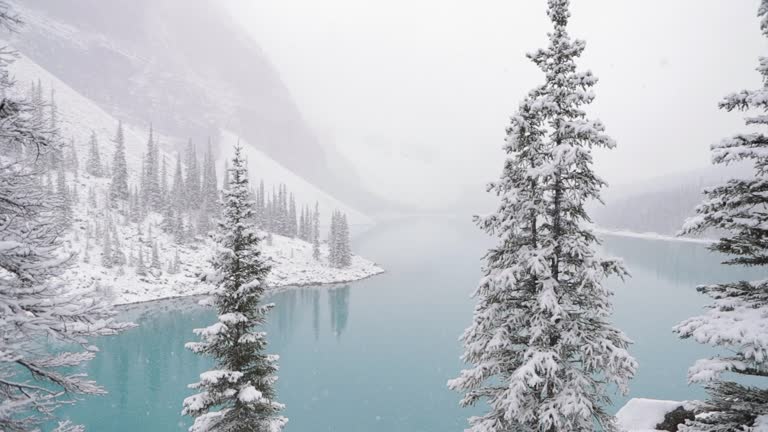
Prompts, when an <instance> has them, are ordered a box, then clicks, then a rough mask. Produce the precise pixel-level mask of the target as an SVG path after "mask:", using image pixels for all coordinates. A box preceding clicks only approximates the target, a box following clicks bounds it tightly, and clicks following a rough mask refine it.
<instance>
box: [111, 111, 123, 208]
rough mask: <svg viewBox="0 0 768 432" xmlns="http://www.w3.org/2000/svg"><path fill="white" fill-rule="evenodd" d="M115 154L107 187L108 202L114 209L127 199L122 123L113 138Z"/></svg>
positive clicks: (118, 125)
mask: <svg viewBox="0 0 768 432" xmlns="http://www.w3.org/2000/svg"><path fill="white" fill-rule="evenodd" d="M112 141H113V142H114V143H115V154H114V156H113V157H112V182H111V183H110V185H109V202H110V205H111V206H112V207H113V208H114V207H117V205H118V202H122V201H125V200H127V199H128V164H127V163H126V161H125V136H124V134H123V122H122V121H121V122H118V124H117V132H115V138H114V139H113V140H112Z"/></svg>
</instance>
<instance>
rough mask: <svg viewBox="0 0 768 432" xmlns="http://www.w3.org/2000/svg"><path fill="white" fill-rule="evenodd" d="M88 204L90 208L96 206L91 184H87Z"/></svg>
mask: <svg viewBox="0 0 768 432" xmlns="http://www.w3.org/2000/svg"><path fill="white" fill-rule="evenodd" d="M88 205H89V206H90V207H91V208H96V191H95V190H94V189H93V186H88Z"/></svg>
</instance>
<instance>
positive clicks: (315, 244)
mask: <svg viewBox="0 0 768 432" xmlns="http://www.w3.org/2000/svg"><path fill="white" fill-rule="evenodd" d="M312 258H314V259H315V261H319V260H320V204H319V203H318V202H317V201H315V212H314V213H313V214H312Z"/></svg>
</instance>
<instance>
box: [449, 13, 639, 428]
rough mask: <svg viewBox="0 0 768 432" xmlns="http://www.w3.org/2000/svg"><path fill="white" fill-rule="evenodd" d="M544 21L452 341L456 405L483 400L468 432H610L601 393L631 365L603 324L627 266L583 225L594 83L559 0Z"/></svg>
mask: <svg viewBox="0 0 768 432" xmlns="http://www.w3.org/2000/svg"><path fill="white" fill-rule="evenodd" d="M548 15H549V17H550V19H551V20H552V22H553V23H554V31H553V32H551V33H550V34H549V40H550V45H549V47H548V48H546V49H543V50H539V51H537V52H535V53H533V54H529V58H530V59H531V60H533V61H534V62H535V63H536V64H537V65H538V66H539V67H540V68H541V69H542V70H543V71H544V72H545V75H546V83H545V84H544V85H542V86H540V87H537V88H535V89H534V90H532V91H531V92H530V93H529V94H528V96H527V97H526V99H524V100H523V101H522V102H521V103H520V106H519V110H518V112H517V113H516V114H515V115H514V116H513V117H512V119H511V124H510V126H509V127H508V129H507V141H506V145H505V147H504V149H505V151H506V153H507V158H506V160H505V163H504V168H503V171H502V175H501V178H500V179H499V181H497V182H496V183H493V184H491V185H490V186H489V190H490V191H493V192H495V193H496V194H497V195H498V196H499V197H500V200H501V203H500V205H499V207H498V210H497V211H496V213H494V214H491V215H490V216H487V217H484V218H479V219H478V223H479V225H480V227H481V228H482V229H483V230H485V231H486V232H488V233H489V234H491V235H494V236H496V237H498V238H499V243H498V245H497V246H496V247H494V248H493V249H491V250H489V251H488V254H487V255H486V264H485V267H484V276H483V278H482V279H481V281H480V284H479V287H478V289H477V291H476V292H475V297H476V298H477V305H476V307H475V311H474V317H473V320H472V324H471V325H470V327H469V328H467V330H466V331H465V332H464V334H463V335H462V338H461V339H462V341H463V343H464V347H465V353H464V355H463V357H462V358H463V360H464V361H466V362H467V363H469V364H471V367H469V368H468V369H466V370H463V371H462V372H461V374H460V376H459V377H458V378H456V379H453V380H451V381H449V387H450V388H452V389H454V390H457V391H461V392H463V393H464V398H463V399H462V405H465V406H466V405H474V404H476V403H478V402H480V401H484V402H485V403H487V406H488V411H487V412H485V413H484V414H483V415H481V416H478V417H472V418H470V419H469V423H470V429H469V430H471V431H476V432H496V431H505V432H506V431H537V432H580V431H593V430H595V428H596V424H597V425H599V427H600V428H601V430H603V431H615V430H617V426H616V424H615V421H614V419H613V417H612V416H611V415H609V414H608V412H607V410H606V407H607V405H608V404H609V403H610V398H609V397H608V395H607V391H608V389H607V387H608V386H609V385H616V386H617V387H618V388H619V389H620V390H622V391H626V390H627V383H628V381H629V379H631V377H632V376H633V375H634V373H635V370H636V367H637V363H636V362H635V360H634V359H633V358H632V357H631V356H630V354H629V353H628V352H627V347H628V345H629V344H630V341H629V340H628V339H627V338H626V336H625V335H624V334H623V333H622V332H621V331H620V330H618V329H616V328H614V327H613V326H611V325H610V324H609V322H608V320H609V318H610V314H611V305H610V296H611V291H610V290H609V289H608V288H606V287H605V286H604V285H603V283H604V281H605V279H606V278H607V277H608V276H610V275H617V276H619V277H623V276H625V275H626V274H627V273H626V270H625V269H624V268H623V266H622V264H621V263H620V261H617V260H614V259H605V258H602V257H600V256H599V255H598V253H597V251H596V245H597V240H596V238H595V236H594V235H593V233H592V232H591V231H590V230H588V229H587V228H585V227H584V222H588V221H589V219H588V215H587V214H586V212H585V210H584V205H585V203H586V202H587V200H590V199H599V190H600V188H601V186H603V182H602V181H601V180H600V179H599V178H598V177H597V176H596V175H595V173H594V172H593V171H592V168H591V164H592V158H591V155H590V149H591V148H592V147H607V148H611V147H613V146H614V143H613V141H612V140H611V139H610V138H608V137H607V136H606V135H605V134H604V133H603V126H602V125H601V124H600V123H599V122H596V121H590V120H588V119H587V118H586V115H585V113H584V112H583V111H582V109H581V108H580V107H581V106H582V105H585V104H587V103H589V102H591V101H592V99H593V97H594V96H593V94H592V93H591V91H590V90H589V88H590V87H592V86H593V85H594V84H595V82H596V79H595V78H594V77H593V76H592V74H591V73H589V72H583V73H579V72H576V65H575V63H574V60H575V59H576V57H578V56H579V55H580V54H581V52H582V51H583V49H584V42H582V41H578V40H572V39H571V38H570V37H569V36H568V34H567V32H566V25H567V22H568V18H569V16H570V14H569V12H568V0H549V2H548Z"/></svg>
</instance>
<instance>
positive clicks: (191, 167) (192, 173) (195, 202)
mask: <svg viewBox="0 0 768 432" xmlns="http://www.w3.org/2000/svg"><path fill="white" fill-rule="evenodd" d="M185 162H186V165H187V178H186V179H185V180H184V184H185V186H186V193H185V194H184V195H185V196H186V204H187V208H188V209H190V210H197V209H198V208H200V172H199V169H198V163H197V149H196V148H195V145H194V144H192V140H189V144H187V155H186V160H185Z"/></svg>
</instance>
